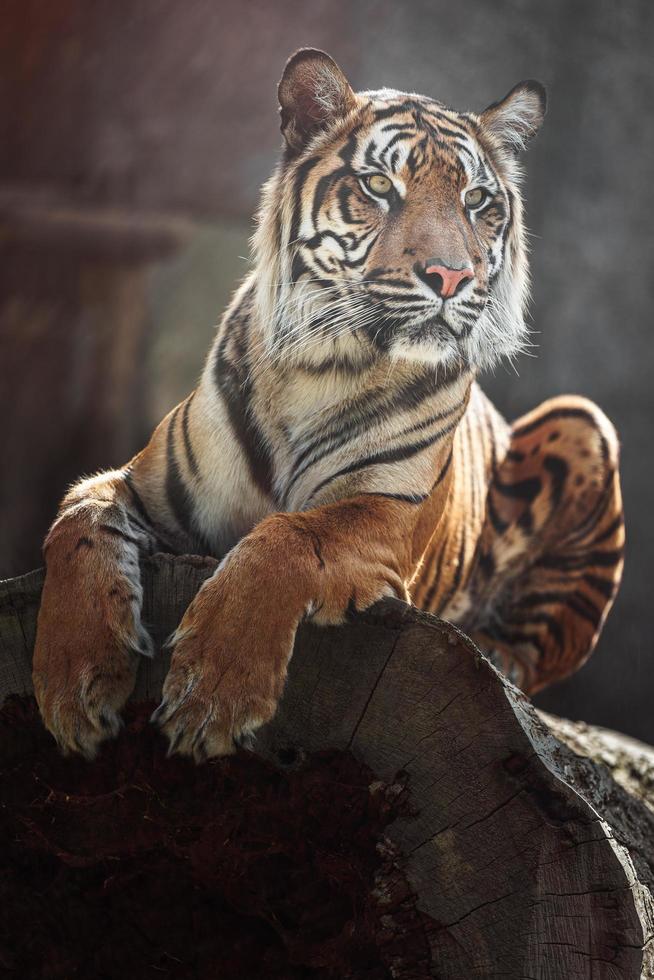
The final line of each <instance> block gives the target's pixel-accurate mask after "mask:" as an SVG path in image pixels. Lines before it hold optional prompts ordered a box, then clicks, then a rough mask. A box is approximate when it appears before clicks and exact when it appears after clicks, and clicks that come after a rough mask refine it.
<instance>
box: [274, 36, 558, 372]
mask: <svg viewBox="0 0 654 980" xmlns="http://www.w3.org/2000/svg"><path fill="white" fill-rule="evenodd" d="M279 102H280V111H281V129H282V133H283V135H284V141H285V149H284V155H283V159H282V161H281V163H280V165H279V167H278V168H277V170H276V172H275V173H274V174H273V177H272V178H271V180H270V181H269V182H268V184H267V185H266V186H265V187H264V191H263V202H262V207H261V211H260V214H259V224H258V230H257V232H256V234H255V238H254V248H255V257H256V276H257V299H258V308H259V311H260V314H261V316H262V323H264V324H265V327H264V330H265V342H266V344H267V346H268V348H269V350H270V351H272V352H273V353H274V354H278V355H279V356H281V357H284V358H289V359H290V358H295V359H296V360H299V361H300V362H301V363H303V364H305V365H307V366H310V367H311V368H312V369H313V370H320V369H321V365H322V366H332V367H333V366H336V365H339V364H341V365H349V366H357V365H361V364H365V363H371V362H372V361H373V360H374V359H376V358H379V356H380V354H383V355H386V356H388V357H390V358H392V359H398V358H399V359H407V360H413V361H419V362H422V363H432V364H437V365H444V366H445V367H447V368H448V369H451V368H457V367H459V368H465V369H472V370H476V369H479V368H483V367H487V366H489V365H490V364H492V363H493V362H495V361H496V360H497V359H498V358H499V357H502V356H511V355H512V354H515V353H516V352H517V351H519V350H520V348H521V346H522V345H523V343H524V338H525V334H526V328H525V322H524V313H525V305H526V302H527V294H528V268H527V249H526V245H525V232H524V227H523V220H522V206H521V198H520V192H519V184H520V176H521V171H520V166H519V163H518V159H517V156H518V153H519V151H520V150H522V149H523V148H524V146H525V144H526V142H527V141H528V139H529V138H530V137H531V136H533V135H534V134H535V133H536V132H537V131H538V129H539V127H540V125H541V123H542V121H543V117H544V114H545V106H546V96H545V90H544V88H543V86H542V85H540V83H538V82H534V81H526V82H521V83H520V84H518V85H516V86H515V88H513V89H512V90H511V91H510V92H509V94H508V95H507V96H506V97H505V98H504V99H503V100H502V101H501V102H497V103H494V104H492V105H490V106H489V107H488V108H487V109H486V110H485V111H484V112H482V113H481V114H480V115H476V114H474V113H471V112H455V111H453V110H451V109H447V108H446V107H445V106H443V105H442V104H441V103H440V102H437V101H435V100H434V99H431V98H426V97H424V96H420V95H411V94H409V95H407V94H404V93H402V92H397V91H394V90H392V89H381V90H379V91H374V92H361V93H355V92H354V91H353V90H352V88H351V87H350V85H349V83H348V81H347V79H346V78H345V76H344V75H343V73H342V72H341V70H340V68H339V67H338V66H337V65H336V64H335V62H334V61H333V60H332V59H331V58H330V57H329V56H328V55H327V54H325V53H324V52H321V51H316V50H313V49H303V50H300V51H298V52H297V53H296V54H295V55H293V57H292V58H291V59H290V61H289V62H288V64H287V65H286V68H285V70H284V74H283V76H282V79H281V82H280V84H279Z"/></svg>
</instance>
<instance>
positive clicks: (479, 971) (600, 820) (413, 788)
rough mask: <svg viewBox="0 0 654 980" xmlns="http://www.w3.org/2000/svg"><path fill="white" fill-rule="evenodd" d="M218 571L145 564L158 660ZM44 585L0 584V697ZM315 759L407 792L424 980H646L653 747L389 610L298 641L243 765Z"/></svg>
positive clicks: (408, 850)
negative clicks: (538, 704)
mask: <svg viewBox="0 0 654 980" xmlns="http://www.w3.org/2000/svg"><path fill="white" fill-rule="evenodd" d="M215 564H216V563H215V562H213V561H212V560H209V559H202V558H194V557H188V556H185V557H180V558H174V557H171V556H166V555H159V556H156V557H155V558H153V559H149V560H147V561H146V562H145V563H144V566H143V572H144V589H145V604H144V619H145V622H146V623H147V624H148V627H149V628H150V630H151V632H152V634H153V636H154V638H155V640H156V642H157V646H158V648H160V646H161V644H162V642H163V641H164V639H165V638H166V637H167V636H168V635H169V633H170V632H172V630H173V629H174V627H175V626H176V625H177V623H178V622H179V619H180V617H181V615H182V613H183V611H184V609H185V608H186V606H187V605H188V603H189V601H190V600H191V598H192V597H193V595H194V594H195V592H196V591H197V589H198V588H199V586H200V585H201V584H202V582H203V581H204V579H205V578H206V577H207V576H208V575H209V574H210V573H211V571H212V570H213V569H214V568H215ZM42 582H43V573H42V571H36V572H32V573H30V574H28V575H25V576H22V577H21V578H18V579H11V580H7V581H4V582H0V700H2V699H3V698H4V697H5V696H7V695H8V694H10V693H29V692H31V666H30V663H31V652H32V648H33V643H34V634H35V626H36V614H37V610H38V603H39V598H40V592H41V587H42ZM253 615H256V609H255V610H253ZM167 662H168V658H167V655H166V653H165V652H164V651H161V650H160V652H159V653H158V655H157V656H156V657H155V659H154V660H153V661H148V660H145V659H144V660H143V662H142V664H141V668H140V672H139V677H138V681H137V686H136V690H135V693H134V697H135V698H137V699H149V698H157V697H158V695H159V693H160V690H161V684H162V680H163V677H164V676H165V673H166V669H167ZM322 748H341V749H350V750H351V751H352V752H353V753H354V754H355V755H356V756H357V757H358V758H360V759H362V760H363V761H364V762H365V763H366V764H367V765H368V766H370V768H371V769H372V770H373V771H374V772H375V774H376V776H377V777H378V778H379V779H381V780H384V781H387V782H393V781H395V780H396V777H397V776H398V773H399V774H400V780H401V781H406V782H407V785H408V787H409V791H410V803H411V808H412V815H410V816H405V817H401V818H398V819H397V820H396V821H395V823H394V824H393V825H392V826H391V828H390V830H389V836H390V837H392V838H393V840H394V841H395V843H396V844H397V846H398V847H399V848H400V849H401V851H402V853H403V855H404V860H405V862H406V874H407V876H408V879H409V882H410V884H411V886H412V888H413V890H414V892H415V894H416V895H417V902H418V907H419V908H420V910H421V911H423V912H424V913H425V914H426V915H427V916H429V920H427V919H426V920H425V933H426V936H427V938H428V941H429V945H430V949H431V957H432V966H431V971H432V975H433V976H434V977H439V978H456V980H465V978H470V977H484V978H500V977H501V978H516V980H522V978H525V980H536V978H537V980H572V978H589V980H600V978H601V980H603V978H607V980H614V978H615V980H617V978H640V977H654V940H653V938H652V936H653V933H654V915H653V903H652V891H653V890H654V750H652V749H650V748H649V747H648V746H645V745H642V744H641V743H638V742H635V741H634V740H632V739H629V738H627V737H626V736H621V735H618V734H616V733H614V732H608V731H605V730H603V729H600V728H593V727H591V726H587V725H585V724H581V723H573V722H568V721H563V720H561V719H558V718H553V717H551V716H549V715H548V716H545V715H539V714H537V713H536V712H535V711H534V709H533V707H532V705H531V703H530V702H529V700H528V699H527V698H526V697H525V696H524V695H523V694H522V693H521V692H520V691H518V690H517V689H516V688H515V687H513V686H512V685H511V684H510V683H509V682H507V681H506V680H505V678H503V677H502V676H501V675H500V674H499V673H498V672H497V671H496V670H495V668H494V667H493V666H492V665H491V664H490V663H489V661H488V660H487V659H486V658H485V657H483V656H482V655H481V654H480V652H479V651H478V650H477V649H476V647H475V646H474V645H473V644H472V643H471V642H470V640H468V639H467V637H465V636H464V635H463V634H462V633H461V632H460V631H459V630H457V629H456V628H455V627H454V626H451V625H450V624H447V623H445V622H442V621H440V620H438V619H436V618H435V617H433V616H430V615H427V614H425V613H421V612H419V611H417V610H416V609H413V608H412V607H409V606H407V605H405V604H404V603H401V602H395V601H392V602H388V603H384V604H383V605H382V606H379V607H376V608H375V609H374V610H372V611H371V612H369V613H368V614H366V615H365V616H364V617H362V618H361V619H360V620H358V621H357V622H355V623H352V624H350V625H348V626H345V627H340V628H331V629H318V628H315V627H312V626H309V625H305V626H302V627H301V629H300V631H299V633H298V638H297V642H296V645H295V652H294V656H293V659H292V661H291V665H290V670H289V679H288V683H287V686H286V691H285V694H284V698H283V700H282V703H281V706H280V709H279V712H278V714H277V716H276V718H275V719H274V721H273V722H272V723H271V724H270V725H268V726H266V728H265V729H263V730H262V732H261V733H260V735H259V737H258V739H257V751H259V752H260V753H262V754H264V755H266V756H267V757H269V758H272V759H274V760H276V761H277V763H278V764H280V765H282V764H283V765H287V766H288V765H301V762H302V758H303V756H304V755H305V754H306V753H309V752H312V751H315V750H318V749H322ZM430 920H431V921H430ZM395 975H396V976H397V977H404V978H409V977H410V976H411V973H410V972H406V971H405V972H403V971H402V966H401V964H398V966H397V971H396V973H395Z"/></svg>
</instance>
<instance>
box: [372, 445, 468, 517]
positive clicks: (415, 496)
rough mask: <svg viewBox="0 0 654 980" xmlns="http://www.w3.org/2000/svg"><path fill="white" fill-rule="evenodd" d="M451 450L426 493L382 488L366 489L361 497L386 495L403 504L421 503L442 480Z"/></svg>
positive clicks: (451, 453) (447, 468)
mask: <svg viewBox="0 0 654 980" xmlns="http://www.w3.org/2000/svg"><path fill="white" fill-rule="evenodd" d="M452 455H453V450H452V449H450V453H449V456H448V457H447V459H446V461H445V465H444V466H443V468H442V470H441V471H440V473H439V474H438V476H437V477H436V480H435V481H434V483H432V485H431V487H430V489H429V490H428V491H427V493H384V492H383V491H382V490H369V491H368V490H367V491H364V493H362V495H361V496H363V497H386V498H388V499H389V500H399V501H401V502H402V503H405V504H423V503H424V502H425V500H428V499H429V498H430V497H431V495H432V493H433V492H434V490H435V489H436V487H437V486H438V485H439V484H440V483H442V482H443V480H444V479H445V477H446V475H447V471H448V470H449V468H450V464H451V462H452Z"/></svg>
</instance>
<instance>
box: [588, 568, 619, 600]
mask: <svg viewBox="0 0 654 980" xmlns="http://www.w3.org/2000/svg"><path fill="white" fill-rule="evenodd" d="M583 579H584V582H586V584H587V585H589V586H590V587H591V589H594V590H595V592H599V594H600V595H602V596H604V598H605V599H612V598H613V596H614V595H615V590H616V583H615V582H612V581H611V580H610V579H606V578H600V576H599V575H593V574H592V573H591V572H586V574H585V575H584V577H583Z"/></svg>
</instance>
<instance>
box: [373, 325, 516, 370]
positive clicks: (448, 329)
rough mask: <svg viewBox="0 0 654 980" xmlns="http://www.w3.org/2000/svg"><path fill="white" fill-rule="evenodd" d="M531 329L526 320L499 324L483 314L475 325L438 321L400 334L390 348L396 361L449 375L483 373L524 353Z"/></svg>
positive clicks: (390, 354)
mask: <svg viewBox="0 0 654 980" xmlns="http://www.w3.org/2000/svg"><path fill="white" fill-rule="evenodd" d="M527 333H528V331H527V328H526V326H525V323H524V321H523V320H522V318H520V319H517V318H516V319H515V320H512V321H508V322H507V321H504V322H502V323H498V322H497V321H495V320H494V319H493V318H491V317H488V316H486V315H485V314H482V315H481V316H480V317H479V319H478V320H477V321H476V322H475V323H473V324H472V325H470V324H467V325H466V326H465V327H456V326H452V325H451V324H448V323H446V322H445V321H444V320H443V319H442V318H441V317H435V318H432V319H430V320H427V321H425V322H424V323H422V324H419V325H418V326H414V327H413V328H412V329H411V330H410V331H398V333H397V334H396V336H394V337H393V340H392V342H391V344H390V345H389V348H388V354H389V356H390V357H391V359H393V360H403V361H413V362H416V363H420V364H431V365H433V366H434V367H442V368H443V369H445V370H447V371H448V372H449V371H475V372H477V371H483V370H487V369H489V368H493V367H495V366H496V364H497V363H498V362H499V361H501V360H505V359H506V360H511V359H512V358H513V357H515V356H516V355H517V354H520V353H522V352H523V351H524V349H525V346H526V339H527Z"/></svg>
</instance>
